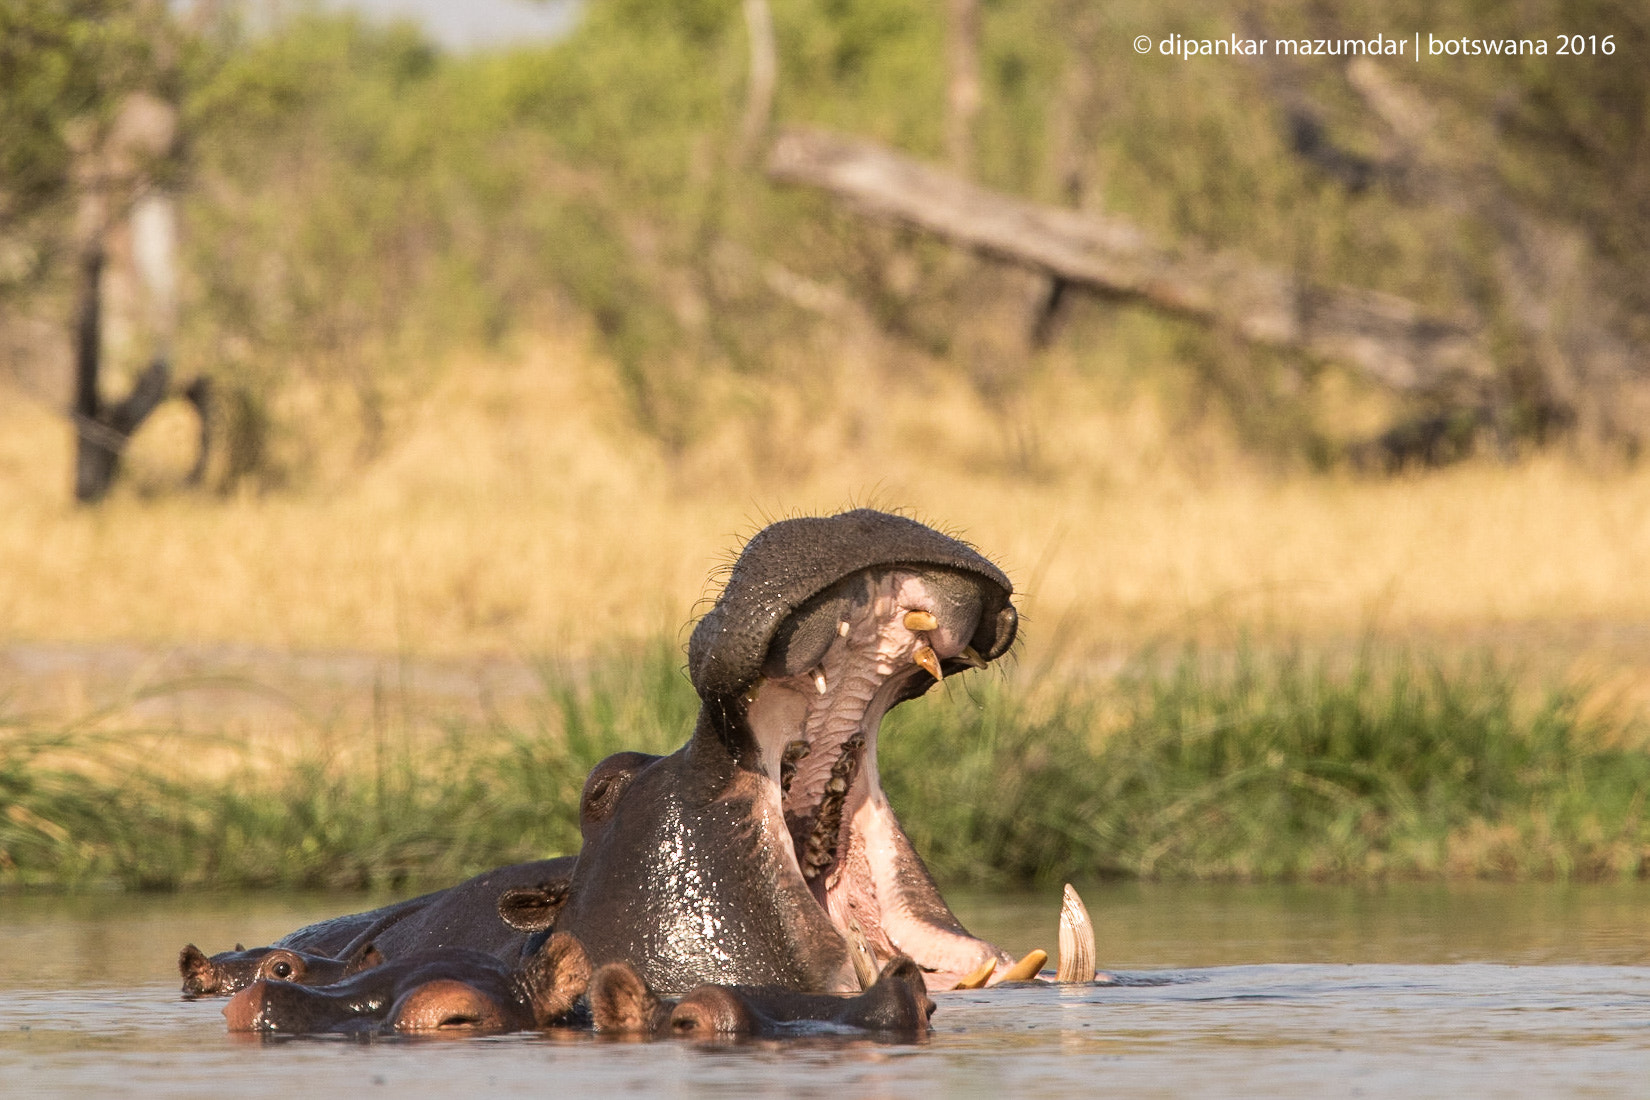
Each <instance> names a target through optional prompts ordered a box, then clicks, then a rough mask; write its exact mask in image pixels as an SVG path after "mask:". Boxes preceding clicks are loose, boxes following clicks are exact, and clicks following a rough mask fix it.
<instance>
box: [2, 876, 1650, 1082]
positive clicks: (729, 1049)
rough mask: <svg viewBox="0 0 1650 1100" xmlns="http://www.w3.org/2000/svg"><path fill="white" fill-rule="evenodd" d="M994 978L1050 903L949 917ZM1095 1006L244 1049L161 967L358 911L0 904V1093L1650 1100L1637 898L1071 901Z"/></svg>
mask: <svg viewBox="0 0 1650 1100" xmlns="http://www.w3.org/2000/svg"><path fill="white" fill-rule="evenodd" d="M949 896H950V899H951V901H952V902H953V904H954V906H955V908H956V909H957V910H958V912H959V915H961V916H962V917H963V919H964V922H965V923H966V924H968V925H969V926H970V927H971V928H972V929H973V930H974V931H976V932H978V933H980V934H982V935H985V936H987V937H989V938H992V939H994V940H996V941H997V942H998V943H1000V944H1002V945H1003V946H1005V947H1007V948H1009V949H1010V950H1012V951H1014V952H1015V953H1016V954H1019V953H1021V952H1023V951H1025V950H1028V949H1030V948H1031V947H1037V946H1041V947H1044V948H1046V949H1048V950H1050V951H1051V952H1052V951H1053V949H1054V945H1055V926H1056V925H1055V922H1056V917H1057V913H1058V903H1059V898H1058V892H1057V891H1047V892H1046V893H1039V894H1037V895H1030V896H1027V895H1015V896H1004V895H983V894H973V895H971V894H957V893H952V894H950V895H949ZM1084 896H1085V899H1086V900H1087V902H1088V907H1089V910H1090V913H1091V914H1092V915H1093V917H1094V920H1095V924H1096V929H1097V933H1098V942H1099V955H1100V960H1101V965H1102V966H1104V967H1106V968H1108V969H1110V970H1112V971H1113V972H1115V973H1117V974H1118V976H1119V978H1120V979H1121V981H1120V984H1118V985H1114V986H1084V987H1071V986H1068V987H1054V986H1050V987H1047V988H1039V989H1013V990H985V991H980V992H970V993H948V994H942V995H940V996H938V997H937V998H936V1000H937V1001H938V1004H939V1008H938V1010H937V1011H936V1013H935V1016H934V1025H935V1031H934V1034H933V1036H932V1037H931V1038H929V1039H928V1040H927V1041H926V1042H923V1043H919V1044H883V1043H869V1042H844V1041H841V1040H826V1039H818V1040H805V1041H789V1042H786V1043H783V1044H775V1043H746V1044H738V1045H729V1044H718V1045H694V1044H684V1043H615V1042H604V1041H599V1040H596V1039H595V1038H593V1037H591V1036H587V1035H580V1036H565V1035H557V1034H554V1033H551V1034H548V1035H511V1036H503V1037H497V1038H486V1039H463V1040H375V1041H372V1042H360V1041H354V1040H339V1039H299V1040H278V1041H265V1040H259V1039H257V1038H247V1037H243V1036H234V1035H230V1034H229V1033H228V1032H227V1031H226V1030H225V1028H224V1022H223V1018H222V1016H221V1015H220V1014H219V1013H220V1010H221V1008H222V1002H221V1001H196V1002H185V1001H183V1000H181V999H180V998H179V996H178V977H177V972H176V962H175V960H176V957H177V951H178V949H179V948H180V947H181V946H182V945H183V944H184V943H185V942H188V941H194V942H195V943H197V944H199V945H200V946H201V947H202V948H204V949H205V950H206V951H208V952H213V951H219V950H223V949H225V948H228V947H230V946H232V945H233V944H234V942H236V941H237V940H239V941H242V942H245V943H247V944H249V945H250V944H254V943H264V942H268V941H269V940H271V939H274V938H276V937H277V936H279V935H281V934H282V933H284V932H287V931H290V930H291V929H292V928H294V927H296V926H298V925H300V924H303V923H306V922H308V921H311V920H315V919H319V918H321V917H324V916H331V915H335V914H337V913H340V912H346V911H352V910H354V909H359V908H364V907H367V906H370V905H373V904H378V903H379V902H381V901H382V900H384V899H376V898H359V897H336V896H335V897H319V896H234V895H227V896H218V895H205V896H202V895H193V896H188V897H178V896H158V897H157V896H133V895H124V894H107V895H85V894H82V895H70V896H60V895H34V894H0V1093H5V1094H8V1095H18V1096H23V1095H41V1094H57V1095H67V1094H71V1093H74V1094H87V1093H96V1094H99V1095H101V1096H111V1095H113V1096H120V1095H130V1094H153V1095H162V1094H163V1095H168V1096H207V1095H211V1096H221V1095H223V1094H225V1093H231V1094H235V1095H249V1094H262V1095H293V1094H297V1093H300V1092H302V1093H310V1094H314V1095H338V1094H343V1093H346V1092H350V1093H358V1094H361V1095H382V1096H437V1095H454V1094H459V1093H471V1092H480V1093H523V1092H530V1093H534V1094H552V1093H553V1094H557V1095H584V1096H589V1095H595V1096H606V1095H611V1094H614V1093H619V1092H634V1093H637V1094H645V1095H662V1096H691V1097H698V1096H705V1097H724V1096H746V1095H751V1096H755V1095H761V1096H768V1095H789V1096H821V1097H830V1098H831V1100H843V1098H846V1097H850V1096H854V1097H857V1096H887V1097H896V1096H897V1097H899V1098H901V1100H915V1098H920V1097H925V1096H929V1095H934V1096H939V1095H947V1096H949V1095H959V1096H991V1097H1004V1098H1006V1097H1010V1096H1089V1095H1096V1094H1116V1095H1147V1096H1151V1095H1158V1096H1238V1095H1241V1096H1252V1095H1264V1096H1268V1097H1295V1096H1300V1097H1317V1096H1405V1097H1409V1096H1475V1097H1476V1096H1543V1095H1586V1096H1650V883H1635V884H1628V885H1620V886H1573V887H1566V886H1506V885H1468V886H1450V887H1438V886H1414V885H1395V886H1387V887H1382V888H1374V889H1361V888H1351V887H1328V886H1298V887H1251V886H1140V885H1099V886H1093V887H1089V888H1087V889H1085V891H1084Z"/></svg>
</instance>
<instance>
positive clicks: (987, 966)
mask: <svg viewBox="0 0 1650 1100" xmlns="http://www.w3.org/2000/svg"><path fill="white" fill-rule="evenodd" d="M995 969H997V960H996V959H987V960H985V962H983V963H981V964H980V968H979V969H978V970H976V971H974V973H972V974H970V975H969V976H968V977H966V978H964V979H963V980H962V981H960V982H958V983H957V988H958V989H979V988H980V987H981V986H983V985H984V984H985V980H986V979H987V978H989V977H991V972H992V971H993V970H995Z"/></svg>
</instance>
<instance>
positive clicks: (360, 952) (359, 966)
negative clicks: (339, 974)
mask: <svg viewBox="0 0 1650 1100" xmlns="http://www.w3.org/2000/svg"><path fill="white" fill-rule="evenodd" d="M383 965H384V956H383V955H382V954H380V953H379V951H378V945H377V944H376V943H364V944H362V945H361V946H360V947H357V948H356V949H355V950H354V951H352V952H350V956H349V958H347V959H345V960H344V977H346V978H347V977H349V976H350V975H351V974H359V973H361V971H363V970H371V969H372V968H373V967H375V966H383Z"/></svg>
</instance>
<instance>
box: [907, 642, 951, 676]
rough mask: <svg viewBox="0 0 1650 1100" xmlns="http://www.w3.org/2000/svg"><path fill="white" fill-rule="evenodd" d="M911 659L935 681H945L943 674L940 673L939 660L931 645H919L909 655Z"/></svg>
mask: <svg viewBox="0 0 1650 1100" xmlns="http://www.w3.org/2000/svg"><path fill="white" fill-rule="evenodd" d="M911 659H912V660H913V661H915V662H917V664H919V665H921V666H922V667H923V668H926V669H927V670H928V674H929V675H930V676H932V677H934V679H936V680H943V679H945V673H944V672H941V671H940V659H939V656H938V655H937V654H935V652H934V647H933V646H931V645H926V644H925V645H919V646H918V647H917V648H916V650H915V651H913V652H912V654H911Z"/></svg>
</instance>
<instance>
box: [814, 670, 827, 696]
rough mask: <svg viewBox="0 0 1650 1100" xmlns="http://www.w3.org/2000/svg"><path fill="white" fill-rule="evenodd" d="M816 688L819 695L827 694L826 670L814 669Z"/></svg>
mask: <svg viewBox="0 0 1650 1100" xmlns="http://www.w3.org/2000/svg"><path fill="white" fill-rule="evenodd" d="M814 688H815V689H816V690H818V692H819V694H821V695H824V694H825V670H824V669H822V668H816V669H814Z"/></svg>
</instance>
